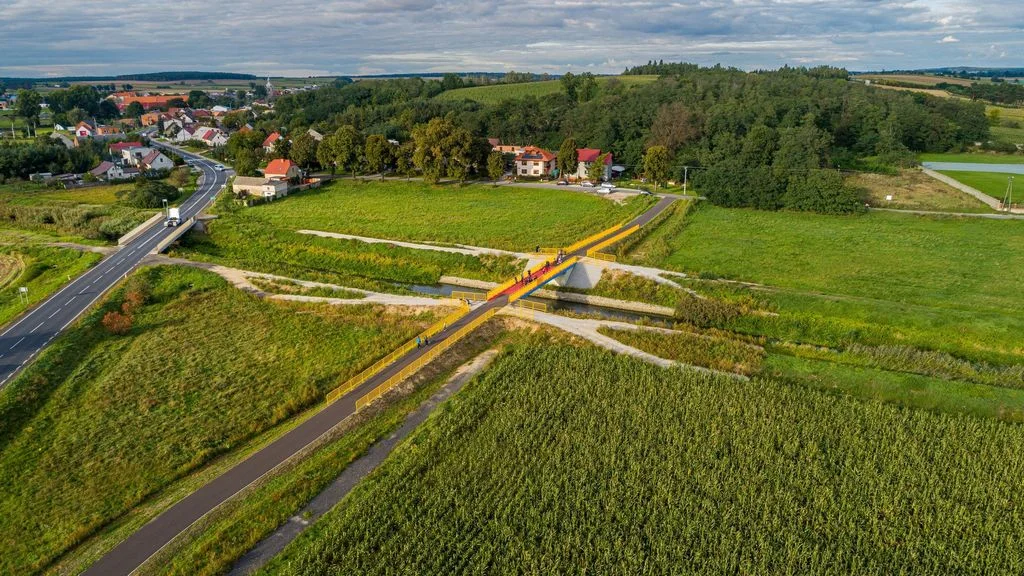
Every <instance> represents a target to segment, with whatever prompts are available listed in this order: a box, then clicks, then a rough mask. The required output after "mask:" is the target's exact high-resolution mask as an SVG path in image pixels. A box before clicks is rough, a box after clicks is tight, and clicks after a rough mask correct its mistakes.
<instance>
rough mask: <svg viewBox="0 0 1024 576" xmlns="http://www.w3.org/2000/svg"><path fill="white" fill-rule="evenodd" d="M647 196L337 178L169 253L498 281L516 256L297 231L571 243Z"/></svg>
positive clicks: (282, 267) (288, 266) (363, 276)
mask: <svg viewBox="0 0 1024 576" xmlns="http://www.w3.org/2000/svg"><path fill="white" fill-rule="evenodd" d="M649 202H650V201H649V200H647V199H640V200H636V201H633V202H630V203H629V204H627V205H625V206H622V205H618V204H614V203H611V202H608V201H606V200H603V199H601V198H596V197H594V196H590V195H584V194H577V193H572V192H562V191H552V190H533V189H516V188H501V189H496V188H493V187H489V186H464V187H456V186H440V187H431V186H428V185H425V184H421V183H418V182H416V183H412V182H393V181H387V182H383V183H381V182H377V181H369V182H354V181H337V182H334V183H332V184H330V185H327V186H324V187H323V188H321V189H318V190H310V191H308V192H303V193H301V194H296V195H293V196H289V197H288V198H286V199H284V200H281V201H277V202H273V203H270V204H263V205H260V206H256V207H253V208H244V209H234V210H231V211H229V212H227V213H224V214H222V217H221V218H220V219H219V220H217V221H214V222H213V223H211V225H210V233H209V234H208V235H201V234H193V235H191V236H190V237H189V240H188V241H187V242H186V243H185V245H184V247H183V248H181V249H179V250H178V251H177V252H175V254H177V255H182V256H185V257H187V258H193V259H198V260H206V261H212V262H219V263H223V264H227V265H229V266H234V267H237V268H243V269H247V270H254V271H259V272H269V273H273V274H279V275H282V276H288V277H292V278H302V279H307V280H316V281H322V282H329V283H334V284H341V285H345V286H350V287H353V288H368V289H373V290H379V289H386V287H384V286H382V285H381V283H380V281H392V282H411V283H419V284H433V283H436V282H437V281H438V280H439V279H440V277H441V276H442V275H454V276H462V277H467V278H476V279H482V280H492V281H502V280H505V279H507V278H509V277H511V276H512V275H513V274H515V273H516V272H518V271H520V270H521V268H520V267H519V265H518V264H517V263H516V261H515V258H512V257H508V256H501V257H498V256H482V257H479V258H478V257H472V256H465V255H460V254H451V253H445V252H437V251H428V250H414V249H407V248H397V247H393V246H389V245H386V244H367V243H364V242H359V241H351V240H337V239H333V238H321V237H317V236H311V235H308V234H299V233H297V232H296V230H302V229H310V230H324V231H329V232H339V233H346V234H354V235H358V236H367V237H373V238H387V239H392V240H410V241H420V242H423V241H431V242H443V243H462V244H470V245H483V246H489V247H496V248H510V249H520V250H526V249H530V250H532V249H533V248H535V247H536V246H537V245H538V244H539V245H542V246H559V245H568V244H571V243H572V242H574V241H576V240H579V239H581V238H584V237H586V236H588V235H590V234H593V233H594V232H595V231H598V230H602V229H604V228H607V227H608V226H610V225H612V224H615V223H619V222H621V221H624V220H627V219H628V218H630V217H632V216H633V215H635V214H637V213H639V212H641V211H642V210H644V209H645V208H646V207H647V206H649Z"/></svg>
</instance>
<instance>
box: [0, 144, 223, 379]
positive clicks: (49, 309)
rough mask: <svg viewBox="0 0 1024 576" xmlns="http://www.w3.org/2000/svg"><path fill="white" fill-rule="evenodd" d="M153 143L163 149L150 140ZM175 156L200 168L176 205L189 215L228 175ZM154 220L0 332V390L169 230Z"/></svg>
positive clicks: (202, 162)
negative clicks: (188, 193)
mask: <svg viewBox="0 0 1024 576" xmlns="http://www.w3.org/2000/svg"><path fill="white" fill-rule="evenodd" d="M153 144H154V145H155V146H159V147H167V146H166V145H164V144H159V143H156V142H154V143H153ZM174 152H175V153H177V154H178V155H180V156H182V157H184V158H187V159H191V160H197V161H196V162H195V165H196V167H198V168H199V169H201V170H202V177H201V180H200V184H199V186H198V187H197V188H196V191H195V193H194V194H192V196H190V197H189V198H188V199H187V200H185V201H184V202H183V203H182V204H181V206H180V208H181V215H182V220H185V219H187V218H190V217H192V216H195V215H196V214H198V213H199V211H200V210H202V209H203V208H205V207H206V206H207V204H209V203H210V201H211V200H212V199H213V197H214V195H216V193H217V191H219V190H220V187H221V185H223V184H224V183H225V182H227V178H228V173H227V172H218V171H217V170H214V169H213V166H214V164H215V163H214V162H212V161H210V160H208V159H206V158H203V157H200V156H195V155H193V154H188V153H186V152H183V151H181V150H178V149H174ZM173 231H174V229H173V228H165V227H164V223H163V222H162V221H161V222H157V223H156V224H154V225H152V226H151V227H149V228H148V229H146V230H145V231H144V232H143V233H142V234H140V235H139V236H138V237H137V238H136V239H135V240H132V241H131V242H129V243H128V244H126V245H124V246H121V247H120V248H119V249H118V250H117V252H114V253H113V254H111V255H110V256H107V257H105V258H104V259H103V260H101V261H100V262H99V264H97V265H96V266H93V267H92V268H90V269H89V270H87V271H86V272H85V273H84V274H82V275H81V276H79V277H78V278H75V279H74V280H73V281H71V282H70V283H68V284H67V285H66V286H64V287H63V288H61V289H60V290H59V291H57V292H56V293H55V294H53V295H51V296H50V297H49V298H47V299H45V300H43V301H42V302H40V303H38V304H36V306H35V307H34V308H33V309H32V310H30V311H29V312H28V313H26V314H24V315H22V317H21V318H20V319H18V320H17V321H15V322H14V323H13V324H11V325H10V326H8V327H7V328H6V329H5V330H4V331H3V332H2V333H0V388H3V387H4V386H5V385H6V384H7V382H9V381H10V380H11V379H12V378H13V377H14V376H15V375H17V374H18V372H20V371H21V370H22V369H23V368H24V367H25V365H27V364H28V362H29V361H30V360H32V358H34V357H35V356H36V355H37V354H39V352H40V351H41V350H42V349H43V348H45V347H46V345H47V344H49V343H50V341H51V340H53V339H54V338H56V337H57V336H58V335H59V334H60V333H61V332H63V331H64V330H65V329H66V328H67V327H68V326H69V325H70V324H71V323H72V322H74V321H75V320H76V319H77V318H78V317H79V316H81V315H82V314H83V313H84V312H85V311H86V310H88V309H89V308H90V307H91V306H92V305H93V304H94V303H95V302H96V301H97V300H99V298H100V297H101V296H103V294H105V293H106V292H107V290H109V289H110V288H112V287H113V286H114V284H116V283H117V281H118V280H120V279H121V278H124V277H125V276H126V275H127V274H128V273H130V272H132V271H133V270H135V268H136V267H137V266H138V265H139V262H141V261H142V259H143V258H144V257H145V256H146V254H149V252H150V251H151V250H153V249H154V248H156V246H157V244H159V243H160V242H161V241H162V240H163V239H165V238H167V237H168V236H170V235H171V234H172V233H173Z"/></svg>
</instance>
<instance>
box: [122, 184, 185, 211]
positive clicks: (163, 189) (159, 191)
mask: <svg viewBox="0 0 1024 576" xmlns="http://www.w3.org/2000/svg"><path fill="white" fill-rule="evenodd" d="M117 197H118V199H119V200H121V202H123V203H125V204H127V205H129V206H133V207H135V208H160V207H161V206H162V205H163V201H164V200H167V202H173V201H175V200H177V199H178V189H177V188H175V187H174V186H171V185H170V184H165V183H164V182H157V181H155V180H145V179H143V180H139V181H138V182H136V184H135V187H134V188H131V189H129V190H124V191H121V192H118V194H117Z"/></svg>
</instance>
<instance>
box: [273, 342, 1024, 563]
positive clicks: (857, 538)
mask: <svg viewBox="0 0 1024 576" xmlns="http://www.w3.org/2000/svg"><path fill="white" fill-rule="evenodd" d="M1022 442H1024V429H1022V428H1021V427H1020V426H1017V425H1010V424H1006V423H1002V422H998V421H996V420H991V419H980V418H973V417H966V416H955V415H948V414H943V413H938V412H930V411H924V410H909V409H903V408H898V407H895V406H891V405H887V404H883V403H877V402H862V401H859V400H856V399H852V398H848V397H844V396H837V395H833V394H828V393H823V392H820V391H817V390H813V389H807V388H803V387H794V386H789V385H786V384H782V383H779V382H776V381H773V380H771V379H761V378H756V379H753V380H750V381H739V380H735V379H731V378H728V377H722V376H714V375H708V374H700V373H695V372H692V371H686V370H678V369H673V370H665V369H661V368H657V367H654V366H651V365H648V364H645V363H643V362H642V361H639V360H636V359H633V358H628V357H622V356H615V355H612V354H610V353H607V352H604V351H599V350H597V349H595V348H593V347H589V346H581V347H574V346H567V345H551V344H550V343H545V344H544V345H518V346H515V347H513V348H511V349H509V350H507V351H506V353H505V354H504V355H503V356H502V357H501V358H499V360H498V361H497V363H496V364H495V366H494V367H493V368H492V369H490V370H489V371H488V372H486V373H485V374H483V375H481V376H480V377H478V378H477V380H476V381H475V382H473V383H471V384H470V385H469V386H468V387H467V388H466V389H464V390H463V391H462V392H461V393H460V394H459V395H458V396H456V397H454V398H453V399H452V400H450V401H449V402H448V403H446V404H445V405H443V406H441V407H440V409H439V410H438V412H437V413H436V414H435V415H434V417H433V418H432V419H430V420H429V421H428V422H427V423H426V424H425V425H423V426H422V427H420V429H419V430H417V432H416V433H415V434H414V436H413V437H411V438H409V439H408V440H407V441H406V442H405V443H403V445H402V446H400V447H399V448H398V449H397V450H396V451H395V453H393V454H392V456H391V457H390V458H389V459H388V461H386V462H385V463H384V465H383V466H382V467H381V468H380V469H378V470H377V471H376V472H375V473H374V474H373V475H371V476H370V477H369V478H368V479H367V480H365V481H363V482H362V483H361V484H360V485H359V486H357V487H356V489H355V491H354V492H353V493H352V494H350V495H349V497H348V498H347V499H346V500H344V501H343V502H342V503H341V504H340V505H339V506H337V507H336V508H335V509H334V510H332V511H331V512H329V513H328V514H327V515H326V516H324V517H323V518H322V519H321V520H320V521H319V522H318V523H317V524H315V525H313V526H312V527H311V528H310V529H309V530H307V531H306V532H305V533H304V534H303V535H302V536H300V537H299V539H298V540H296V542H294V543H293V544H292V545H291V546H290V547H289V548H287V549H286V550H285V552H284V554H282V555H281V556H279V557H277V558H275V559H274V560H273V561H272V563H271V564H270V565H269V566H268V567H266V569H264V570H263V571H262V572H261V574H303V575H306V576H310V575H317V574H337V573H359V574H385V573H386V574H392V573H396V572H409V573H454V572H476V571H486V572H498V573H500V572H517V573H535V574H551V573H571V572H583V571H586V572H594V573H616V574H619V573H621V574H647V573H652V574H653V573H661V572H662V570H661V568H664V567H668V566H671V567H672V569H673V570H675V571H679V572H684V573H764V574H775V573H793V574H848V573H850V572H851V571H854V572H857V573H870V574H896V573H915V574H950V573H982V572H985V573H1018V572H1020V571H1021V570H1022V569H1024V554H1022V553H1021V550H1022V549H1024V547H1022V546H1021V534H1020V530H1019V526H1020V524H1021V522H1022V521H1024V508H1022V507H1021V506H1019V505H1018V504H1017V502H1018V500H1019V498H1018V497H1017V495H1018V494H1019V492H1020V491H1021V490H1022V489H1024V480H1022V478H1024V474H1022V472H1024V457H1022V456H1021V454H1020V450H1019V447H1020V445H1021V443H1022ZM935 463H941V465H936V464H935Z"/></svg>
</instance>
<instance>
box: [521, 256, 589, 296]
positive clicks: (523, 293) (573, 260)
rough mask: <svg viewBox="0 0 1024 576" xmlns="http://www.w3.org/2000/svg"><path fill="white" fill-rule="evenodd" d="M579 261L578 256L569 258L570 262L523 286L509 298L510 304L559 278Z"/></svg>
mask: <svg viewBox="0 0 1024 576" xmlns="http://www.w3.org/2000/svg"><path fill="white" fill-rule="evenodd" d="M578 260H579V258H577V257H576V256H573V257H572V258H569V259H568V260H566V261H564V262H562V263H561V264H559V265H558V266H555V267H554V268H551V269H550V270H548V271H547V272H545V273H544V274H542V275H541V276H540V277H538V278H537V279H536V280H534V281H533V282H530V283H529V284H527V285H526V286H523V287H522V288H520V289H519V290H516V291H515V292H513V293H512V294H510V295H509V297H508V301H509V303H512V302H515V301H516V300H519V299H520V298H522V297H523V296H526V295H527V294H529V293H530V292H532V291H534V290H535V289H536V288H537V287H538V286H540V285H541V284H544V283H545V282H547V281H548V280H550V279H552V278H554V277H555V276H558V275H559V274H561V273H562V272H564V271H565V270H566V269H567V268H569V267H571V266H572V265H573V264H575V263H576V262H577V261H578Z"/></svg>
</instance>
